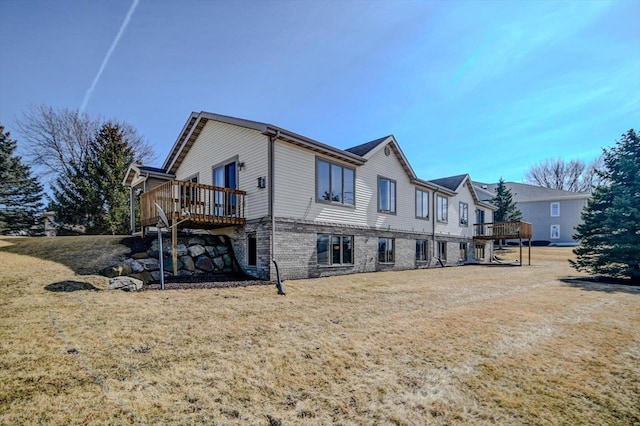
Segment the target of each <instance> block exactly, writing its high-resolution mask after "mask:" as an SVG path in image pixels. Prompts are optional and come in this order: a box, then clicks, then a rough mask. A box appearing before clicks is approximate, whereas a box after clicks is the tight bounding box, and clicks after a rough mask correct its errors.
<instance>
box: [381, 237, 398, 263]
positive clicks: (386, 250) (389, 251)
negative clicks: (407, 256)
mask: <svg viewBox="0 0 640 426" xmlns="http://www.w3.org/2000/svg"><path fill="white" fill-rule="evenodd" d="M378 262H380V263H393V262H395V250H394V239H393V238H378Z"/></svg>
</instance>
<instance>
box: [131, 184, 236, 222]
mask: <svg viewBox="0 0 640 426" xmlns="http://www.w3.org/2000/svg"><path fill="white" fill-rule="evenodd" d="M245 195H246V193H245V192H244V191H239V190H236V189H230V188H221V187H217V186H211V185H203V184H200V183H194V182H184V181H178V180H172V181H169V182H166V183H163V184H162V185H160V186H157V187H155V188H153V189H151V190H149V191H147V192H145V193H144V194H142V196H141V197H140V204H141V206H140V207H141V211H140V222H141V224H142V227H143V229H144V227H146V226H156V224H157V223H158V220H159V219H160V216H159V215H158V211H157V209H156V206H155V204H156V203H157V204H158V205H159V206H160V207H162V210H163V211H164V212H165V213H166V215H167V217H168V219H169V221H170V222H174V221H178V220H182V219H184V218H186V217H187V216H186V213H187V212H188V213H189V216H188V219H187V220H185V221H184V222H182V223H180V225H179V226H178V227H179V228H193V229H213V228H222V227H226V226H234V225H244V224H245V222H246V219H245ZM169 225H171V223H169Z"/></svg>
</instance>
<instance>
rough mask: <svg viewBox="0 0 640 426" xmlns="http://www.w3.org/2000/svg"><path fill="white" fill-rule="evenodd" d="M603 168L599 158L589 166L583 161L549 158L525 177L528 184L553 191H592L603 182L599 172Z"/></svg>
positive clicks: (530, 170) (535, 166)
mask: <svg viewBox="0 0 640 426" xmlns="http://www.w3.org/2000/svg"><path fill="white" fill-rule="evenodd" d="M602 167H603V163H602V158H601V157H598V158H596V159H595V160H594V161H592V162H591V163H589V165H587V164H586V163H585V162H584V161H582V160H571V161H569V162H565V161H564V160H563V159H561V158H555V159H554V158H548V159H546V160H543V161H542V162H540V163H538V164H536V165H534V166H532V167H531V168H530V169H529V171H528V172H527V173H526V175H525V180H526V181H527V183H530V184H532V185H537V186H542V187H545V188H552V189H563V190H565V191H573V192H581V191H590V190H591V189H592V188H593V186H594V185H599V184H602V183H604V182H602V180H601V178H600V174H599V173H598V170H601V169H602Z"/></svg>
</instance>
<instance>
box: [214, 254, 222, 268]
mask: <svg viewBox="0 0 640 426" xmlns="http://www.w3.org/2000/svg"><path fill="white" fill-rule="evenodd" d="M213 264H214V265H215V268H216V270H218V271H222V268H224V260H222V256H218V257H216V258H214V259H213Z"/></svg>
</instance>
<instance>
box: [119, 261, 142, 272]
mask: <svg viewBox="0 0 640 426" xmlns="http://www.w3.org/2000/svg"><path fill="white" fill-rule="evenodd" d="M124 263H126V264H127V265H129V267H130V268H131V272H133V273H134V274H138V273H140V272H142V271H144V265H143V264H142V263H140V262H138V261H137V260H135V259H127V260H125V261H124Z"/></svg>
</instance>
